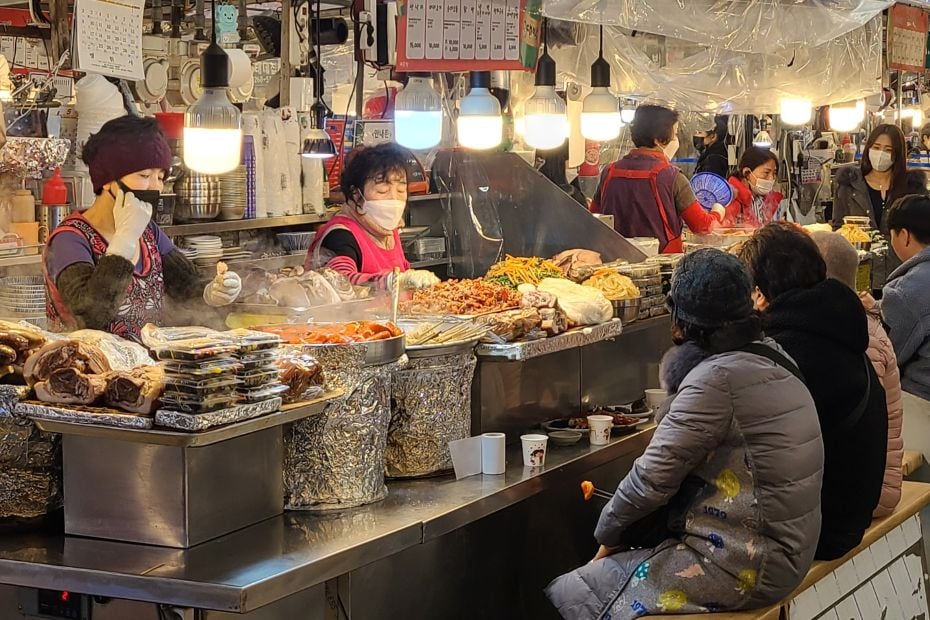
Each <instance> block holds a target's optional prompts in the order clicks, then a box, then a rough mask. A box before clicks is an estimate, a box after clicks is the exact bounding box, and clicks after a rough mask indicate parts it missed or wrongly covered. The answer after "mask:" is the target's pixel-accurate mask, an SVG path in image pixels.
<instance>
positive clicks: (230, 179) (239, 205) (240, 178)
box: [220, 166, 248, 220]
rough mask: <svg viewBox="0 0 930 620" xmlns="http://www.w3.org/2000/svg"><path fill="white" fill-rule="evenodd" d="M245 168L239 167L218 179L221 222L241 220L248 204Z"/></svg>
mask: <svg viewBox="0 0 930 620" xmlns="http://www.w3.org/2000/svg"><path fill="white" fill-rule="evenodd" d="M246 188H247V186H246V169H245V166H239V167H238V168H235V169H234V170H232V172H228V173H226V174H224V175H223V176H221V177H220V195H221V196H222V197H223V202H222V203H221V204H220V219H221V220H241V219H242V217H243V216H244V215H245V208H246V205H247V204H248V191H247V189H246Z"/></svg>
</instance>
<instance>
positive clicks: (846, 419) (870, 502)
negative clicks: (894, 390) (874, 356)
mask: <svg viewBox="0 0 930 620" xmlns="http://www.w3.org/2000/svg"><path fill="white" fill-rule="evenodd" d="M740 258H741V259H742V260H743V262H744V263H746V265H747V266H748V267H749V273H750V275H751V276H752V278H753V281H754V282H755V286H756V289H755V292H754V294H753V295H754V298H755V306H756V309H757V310H759V311H760V312H761V316H762V328H763V329H764V330H765V334H766V335H767V336H769V337H771V338H774V339H775V342H777V343H778V344H779V345H781V347H782V348H784V349H785V351H787V352H788V355H790V356H791V357H792V358H793V359H794V360H795V362H797V365H798V367H799V368H800V369H801V372H802V373H803V375H804V379H805V383H806V384H807V387H808V389H809V390H810V393H811V395H812V396H813V398H814V402H815V403H816V404H817V415H818V417H819V418H820V428H821V431H822V433H823V444H824V455H825V462H824V471H823V493H822V494H821V504H822V511H823V529H822V530H821V534H820V542H819V543H818V546H817V556H816V559H818V560H833V559H836V558H839V557H842V556H843V555H845V554H846V553H847V552H849V551H851V550H852V549H853V548H855V547H856V545H858V544H859V543H860V542H861V541H862V535H863V534H864V533H865V530H866V528H868V527H869V524H870V523H871V522H872V513H873V512H874V511H875V508H876V506H877V505H878V500H879V497H880V495H881V492H882V482H883V479H884V475H885V459H886V450H887V446H888V409H887V405H886V404H885V390H884V389H883V388H882V385H881V382H880V381H879V380H878V376H877V375H876V374H875V369H874V368H873V367H872V364H871V363H870V361H869V358H868V356H867V355H866V350H867V349H868V346H869V331H868V323H867V320H866V316H865V311H864V309H863V307H862V304H861V303H860V302H859V298H858V296H857V295H856V294H855V293H854V292H853V291H852V290H850V288H849V287H848V286H846V285H845V284H843V283H841V282H838V281H836V280H832V279H827V266H826V264H825V263H824V260H823V257H822V256H821V255H820V251H819V250H818V249H817V245H816V244H815V243H814V241H813V239H811V237H810V235H808V234H807V233H806V232H804V230H803V229H801V228H798V227H797V226H794V225H792V224H786V223H774V224H769V225H768V226H765V227H764V228H760V229H759V230H758V231H756V234H755V235H753V236H752V237H751V238H750V239H748V240H747V241H746V242H745V243H744V244H743V246H742V248H741V249H740Z"/></svg>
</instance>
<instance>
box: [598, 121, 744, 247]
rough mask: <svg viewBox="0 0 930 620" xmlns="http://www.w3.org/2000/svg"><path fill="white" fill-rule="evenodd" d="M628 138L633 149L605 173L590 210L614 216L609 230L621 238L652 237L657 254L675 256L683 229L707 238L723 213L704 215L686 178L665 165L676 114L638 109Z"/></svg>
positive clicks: (674, 139) (674, 140)
mask: <svg viewBox="0 0 930 620" xmlns="http://www.w3.org/2000/svg"><path fill="white" fill-rule="evenodd" d="M630 135H631V137H632V139H633V144H634V145H635V146H636V148H634V149H633V150H632V151H630V152H629V153H627V154H626V155H625V156H624V157H623V158H621V159H620V160H618V161H616V162H614V163H612V164H610V165H609V166H607V167H606V168H604V171H603V172H602V173H601V183H600V186H599V187H598V189H597V194H596V195H595V197H594V201H593V203H592V205H591V210H592V211H593V212H594V213H603V214H606V215H613V216H614V229H615V230H616V231H617V232H618V233H620V234H621V235H623V236H624V237H628V238H629V237H655V238H657V239H658V240H659V249H660V251H661V252H662V253H666V254H673V253H680V252H681V251H682V240H681V232H682V229H683V228H684V225H685V224H687V225H688V228H690V229H691V230H692V231H693V232H695V233H698V234H706V233H708V232H710V231H711V229H712V228H713V227H714V226H715V225H717V224H719V223H720V222H722V221H723V218H724V215H725V214H726V210H725V209H724V207H723V206H722V205H714V208H713V209H712V211H711V212H710V213H708V212H707V211H705V210H704V208H703V207H702V206H701V204H700V203H699V202H698V201H697V198H696V197H695V196H694V191H693V190H692V189H691V184H690V183H689V182H688V178H687V177H686V176H685V175H684V173H682V172H681V170H679V169H678V168H677V167H675V166H674V165H672V164H671V163H670V161H669V160H670V159H671V158H672V157H674V156H675V153H676V152H677V151H678V113H677V112H675V111H673V110H669V109H668V108H664V107H662V106H656V105H641V106H639V107H638V108H637V109H636V116H635V117H634V118H633V124H632V126H631V128H630Z"/></svg>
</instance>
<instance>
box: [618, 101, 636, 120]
mask: <svg viewBox="0 0 930 620" xmlns="http://www.w3.org/2000/svg"><path fill="white" fill-rule="evenodd" d="M634 118H636V106H635V105H633V104H630V103H626V104H624V106H623V109H622V110H620V120H622V121H623V122H624V123H625V124H627V125H629V124H630V123H632V122H633V119H634Z"/></svg>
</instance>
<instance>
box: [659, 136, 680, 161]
mask: <svg viewBox="0 0 930 620" xmlns="http://www.w3.org/2000/svg"><path fill="white" fill-rule="evenodd" d="M679 146H681V143H680V142H678V137H677V136H676V137H674V138H672V141H671V142H669V143H668V144H666V145H665V146H663V147H662V152H663V153H665V156H666V157H668V158H669V160H671V159H672V158H673V157H675V153H677V152H678V147H679Z"/></svg>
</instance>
